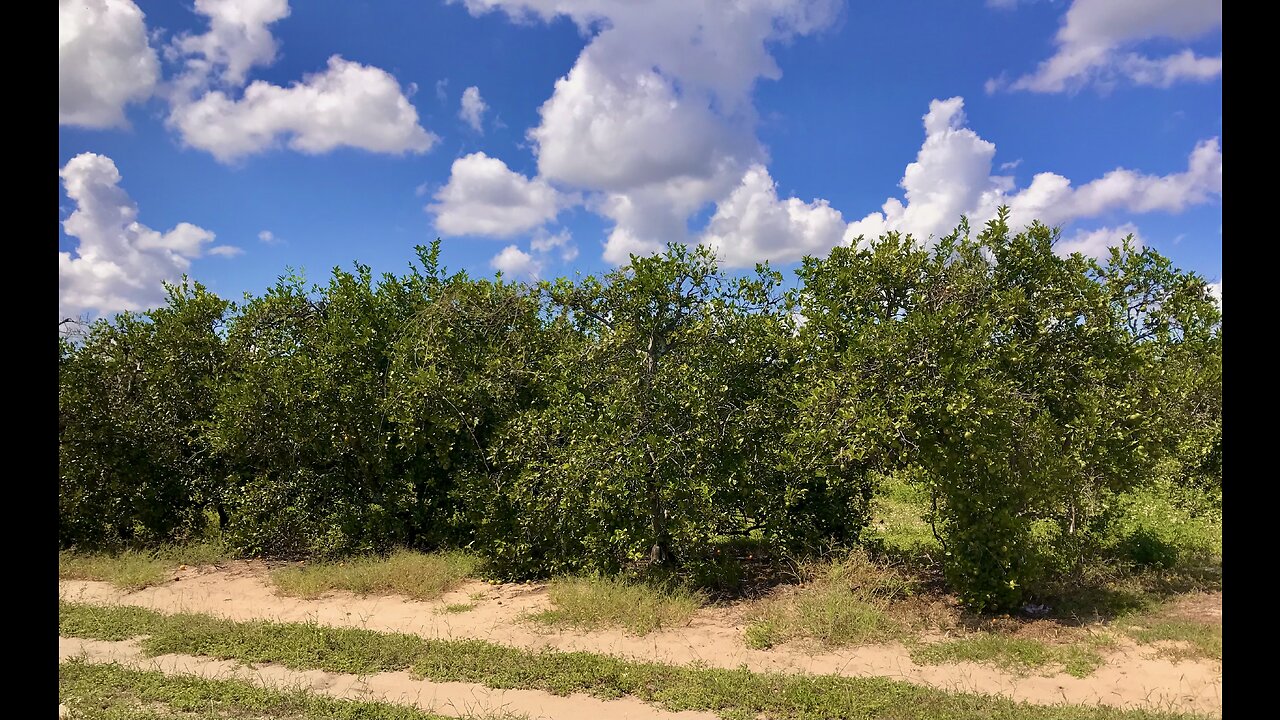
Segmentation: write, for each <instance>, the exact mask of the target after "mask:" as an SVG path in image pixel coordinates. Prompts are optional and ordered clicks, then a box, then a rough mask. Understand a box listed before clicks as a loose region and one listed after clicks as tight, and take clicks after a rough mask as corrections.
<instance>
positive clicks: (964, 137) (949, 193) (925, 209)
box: [844, 97, 1222, 243]
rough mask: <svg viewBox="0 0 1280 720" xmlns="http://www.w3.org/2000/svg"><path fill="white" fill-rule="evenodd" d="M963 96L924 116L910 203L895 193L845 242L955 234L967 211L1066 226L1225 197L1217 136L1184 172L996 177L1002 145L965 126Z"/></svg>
mask: <svg viewBox="0 0 1280 720" xmlns="http://www.w3.org/2000/svg"><path fill="white" fill-rule="evenodd" d="M963 108H964V99H963V98H959V97H953V98H949V99H947V100H934V101H932V102H931V103H930V104H929V112H928V114H926V115H925V116H924V126H925V141H924V144H923V145H922V146H921V148H920V152H919V154H918V155H917V156H916V160H915V162H912V163H910V164H909V165H907V168H906V171H905V172H904V173H903V176H902V181H901V183H900V185H901V187H902V188H903V190H904V191H905V202H904V201H903V200H902V199H899V198H889V199H888V200H886V201H885V202H884V205H883V206H882V208H881V211H880V212H873V213H870V214H868V215H867V216H866V217H864V218H862V219H860V220H857V221H854V222H852V223H850V224H849V227H848V229H847V230H846V231H845V235H844V240H845V242H846V243H850V242H853V241H854V240H855V239H856V238H857V237H858V236H860V235H861V236H865V237H867V238H874V237H878V236H880V235H881V234H883V233H885V232H887V231H891V230H896V231H899V232H903V233H910V234H911V235H913V236H914V237H916V238H917V239H919V240H922V241H924V240H927V239H928V238H929V237H930V236H934V237H938V236H942V235H945V234H946V233H948V232H950V231H951V230H952V229H953V228H954V227H955V225H956V223H957V222H958V221H959V219H960V216H961V215H962V214H963V215H966V216H967V217H968V218H969V220H970V222H971V224H972V225H974V226H975V227H977V226H979V225H980V224H981V223H985V222H986V221H987V220H989V219H991V218H992V217H994V216H995V212H996V209H997V208H998V207H999V206H1000V205H1008V206H1009V208H1010V222H1011V223H1012V224H1013V225H1015V226H1019V227H1021V226H1025V225H1026V224H1029V223H1030V222H1031V221H1032V220H1040V221H1041V222H1044V223H1045V224H1048V225H1058V226H1061V225H1066V224H1068V223H1070V222H1072V221H1074V220H1077V219H1080V218H1087V217H1095V216H1097V215H1100V214H1102V213H1105V212H1110V211H1116V210H1119V211H1128V212H1132V213H1148V212H1155V211H1164V212H1174V213H1176V212H1180V211H1182V210H1184V209H1185V208H1187V207H1190V206H1192V205H1197V204H1201V203H1205V202H1209V201H1211V200H1213V199H1215V198H1220V197H1221V196H1222V149H1221V147H1220V146H1219V144H1218V139H1217V138H1211V139H1208V140H1203V141H1201V142H1200V143H1198V144H1197V145H1196V147H1195V149H1193V150H1192V152H1191V155H1190V157H1189V158H1188V162H1187V169H1186V171H1185V172H1180V173H1171V174H1169V175H1148V174H1144V173H1140V172H1137V171H1134V170H1129V169H1126V168H1117V169H1115V170H1112V171H1111V172H1108V173H1106V174H1105V175H1103V176H1102V177H1100V178H1098V179H1096V180H1092V181H1090V182H1087V183H1085V184H1083V185H1080V186H1078V187H1076V186H1073V185H1072V182H1071V180H1069V179H1068V178H1066V177H1063V176H1062V175H1058V174H1056V173H1051V172H1042V173H1038V174H1036V175H1035V176H1034V177H1033V178H1032V181H1031V184H1030V185H1028V186H1027V187H1026V188H1023V189H1018V188H1016V187H1015V185H1014V182H1013V179H1012V178H1010V177H1008V176H1002V175H992V174H991V162H992V158H993V157H994V156H995V151H996V147H995V145H994V144H993V143H991V142H988V141H987V140H984V139H982V138H981V137H979V136H978V134H977V133H975V132H974V131H973V130H971V129H969V128H967V127H964V122H965V117H964V111H963Z"/></svg>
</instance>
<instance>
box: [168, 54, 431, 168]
mask: <svg viewBox="0 0 1280 720" xmlns="http://www.w3.org/2000/svg"><path fill="white" fill-rule="evenodd" d="M169 121H170V123H171V124H172V125H173V126H174V127H176V128H177V129H178V131H179V133H181V135H182V139H183V142H185V143H186V144H187V145H189V146H191V147H195V148H199V149H201V150H205V151H208V152H209V153H211V154H212V155H213V156H214V157H215V158H217V159H218V160H219V161H221V162H231V161H234V160H236V159H238V158H241V157H244V156H246V155H250V154H252V153H257V152H262V151H264V150H267V149H270V148H273V147H276V146H278V145H279V144H280V143H281V141H282V140H284V139H285V138H288V141H287V144H288V146H289V147H290V148H292V149H294V150H298V151H300V152H304V153H308V154H319V153H325V152H328V151H330V150H333V149H334V148H338V147H354V148H360V149H362V150H368V151H370V152H378V153H390V154H403V153H409V152H412V153H422V152H426V151H427V150H429V149H430V148H431V146H432V145H434V144H435V143H436V141H437V140H438V139H439V138H438V137H436V136H435V135H434V134H432V133H430V132H428V131H426V130H425V129H424V128H423V127H422V126H421V125H419V124H418V111H417V110H416V109H414V107H413V105H411V104H410V103H409V100H408V99H407V98H405V96H404V93H403V92H401V90H400V84H399V83H398V82H397V81H396V79H395V78H394V77H392V76H391V75H390V74H389V73H387V72H386V71H385V70H381V69H379V68H376V67H370V66H368V65H361V64H360V63H358V62H353V61H350V60H344V59H343V58H341V57H340V56H337V55H334V56H333V57H330V58H329V64H328V68H327V69H326V70H325V71H324V72H320V73H315V74H313V75H308V76H305V77H304V78H303V79H302V81H300V82H296V83H294V84H293V85H290V86H289V87H287V88H285V87H280V86H278V85H272V84H271V83H268V82H265V81H262V80H257V81H255V82H253V83H251V84H250V85H249V86H248V87H247V88H245V90H244V95H243V97H241V98H240V99H238V100H237V99H233V98H232V97H231V96H229V95H228V94H227V93H225V92H223V91H221V90H214V91H210V92H209V93H207V94H205V95H204V96H203V97H201V98H200V99H199V100H196V101H193V102H189V103H182V104H179V105H177V106H175V107H174V109H173V113H172V114H171V115H170V117H169Z"/></svg>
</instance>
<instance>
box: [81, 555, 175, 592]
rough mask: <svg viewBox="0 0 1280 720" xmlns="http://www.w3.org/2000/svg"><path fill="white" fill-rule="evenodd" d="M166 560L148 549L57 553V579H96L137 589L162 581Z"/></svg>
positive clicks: (124, 588) (130, 589) (124, 587)
mask: <svg viewBox="0 0 1280 720" xmlns="http://www.w3.org/2000/svg"><path fill="white" fill-rule="evenodd" d="M168 568H169V564H168V563H167V562H165V561H164V560H161V559H159V558H157V557H156V556H155V554H154V553H150V552H139V551H137V550H125V551H124V552H121V553H117V554H114V555H111V554H106V553H77V552H72V551H69V550H64V551H62V552H59V553H58V579H59V580H100V581H104V582H109V583H111V584H112V585H115V586H116V587H118V588H120V589H121V590H128V591H131V592H132V591H134V590H141V589H143V588H145V587H150V586H152V585H158V584H160V583H161V582H162V581H164V577H165V571H166V570H167V569H168Z"/></svg>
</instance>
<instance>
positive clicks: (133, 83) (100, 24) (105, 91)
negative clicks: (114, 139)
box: [58, 0, 160, 128]
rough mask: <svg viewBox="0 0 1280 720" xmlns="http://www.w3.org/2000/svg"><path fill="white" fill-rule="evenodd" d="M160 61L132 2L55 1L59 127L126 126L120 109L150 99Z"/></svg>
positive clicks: (127, 0)
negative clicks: (56, 12) (56, 14)
mask: <svg viewBox="0 0 1280 720" xmlns="http://www.w3.org/2000/svg"><path fill="white" fill-rule="evenodd" d="M159 77H160V61H159V60H158V59H157V58H156V52H155V50H153V49H152V48H151V46H150V45H149V44H148V42H147V28H146V24H145V23H144V21H143V14H142V11H141V10H139V9H138V6H137V5H135V4H133V2H132V0H58V123H59V124H61V125H79V126H82V127H90V128H107V127H120V126H124V125H125V124H126V121H125V116H124V107H125V105H127V104H129V103H131V102H141V101H143V100H146V99H147V98H149V97H151V93H152V92H153V90H154V89H155V85H156V81H157V79H158V78H159Z"/></svg>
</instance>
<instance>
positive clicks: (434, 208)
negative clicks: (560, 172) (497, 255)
mask: <svg viewBox="0 0 1280 720" xmlns="http://www.w3.org/2000/svg"><path fill="white" fill-rule="evenodd" d="M435 199H436V202H434V203H432V204H431V205H428V206H427V210H429V211H431V212H433V213H435V215H436V221H435V225H436V230H438V231H439V232H440V233H441V234H443V235H488V236H492V237H510V236H512V235H515V234H517V233H521V232H525V231H527V230H531V229H533V228H535V227H538V226H539V225H542V224H543V223H546V222H547V221H549V220H551V219H553V218H554V217H555V216H556V213H557V212H559V209H560V207H561V204H562V202H564V200H563V199H562V198H561V196H560V195H559V193H557V192H556V191H555V189H554V188H552V187H551V186H550V185H549V184H547V182H546V181H544V180H542V179H533V180H530V179H528V178H526V177H524V176H523V175H520V174H519V173H516V172H513V171H512V170H510V169H509V168H508V167H507V165H506V163H504V162H502V161H501V160H499V159H497V158H491V157H489V156H488V155H485V154H484V153H482V152H475V153H471V154H470V155H467V156H465V157H461V158H458V159H457V160H454V161H453V168H452V169H451V170H450V173H449V182H448V184H446V185H445V186H444V187H443V188H441V189H440V190H439V191H437V192H436V194H435Z"/></svg>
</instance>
